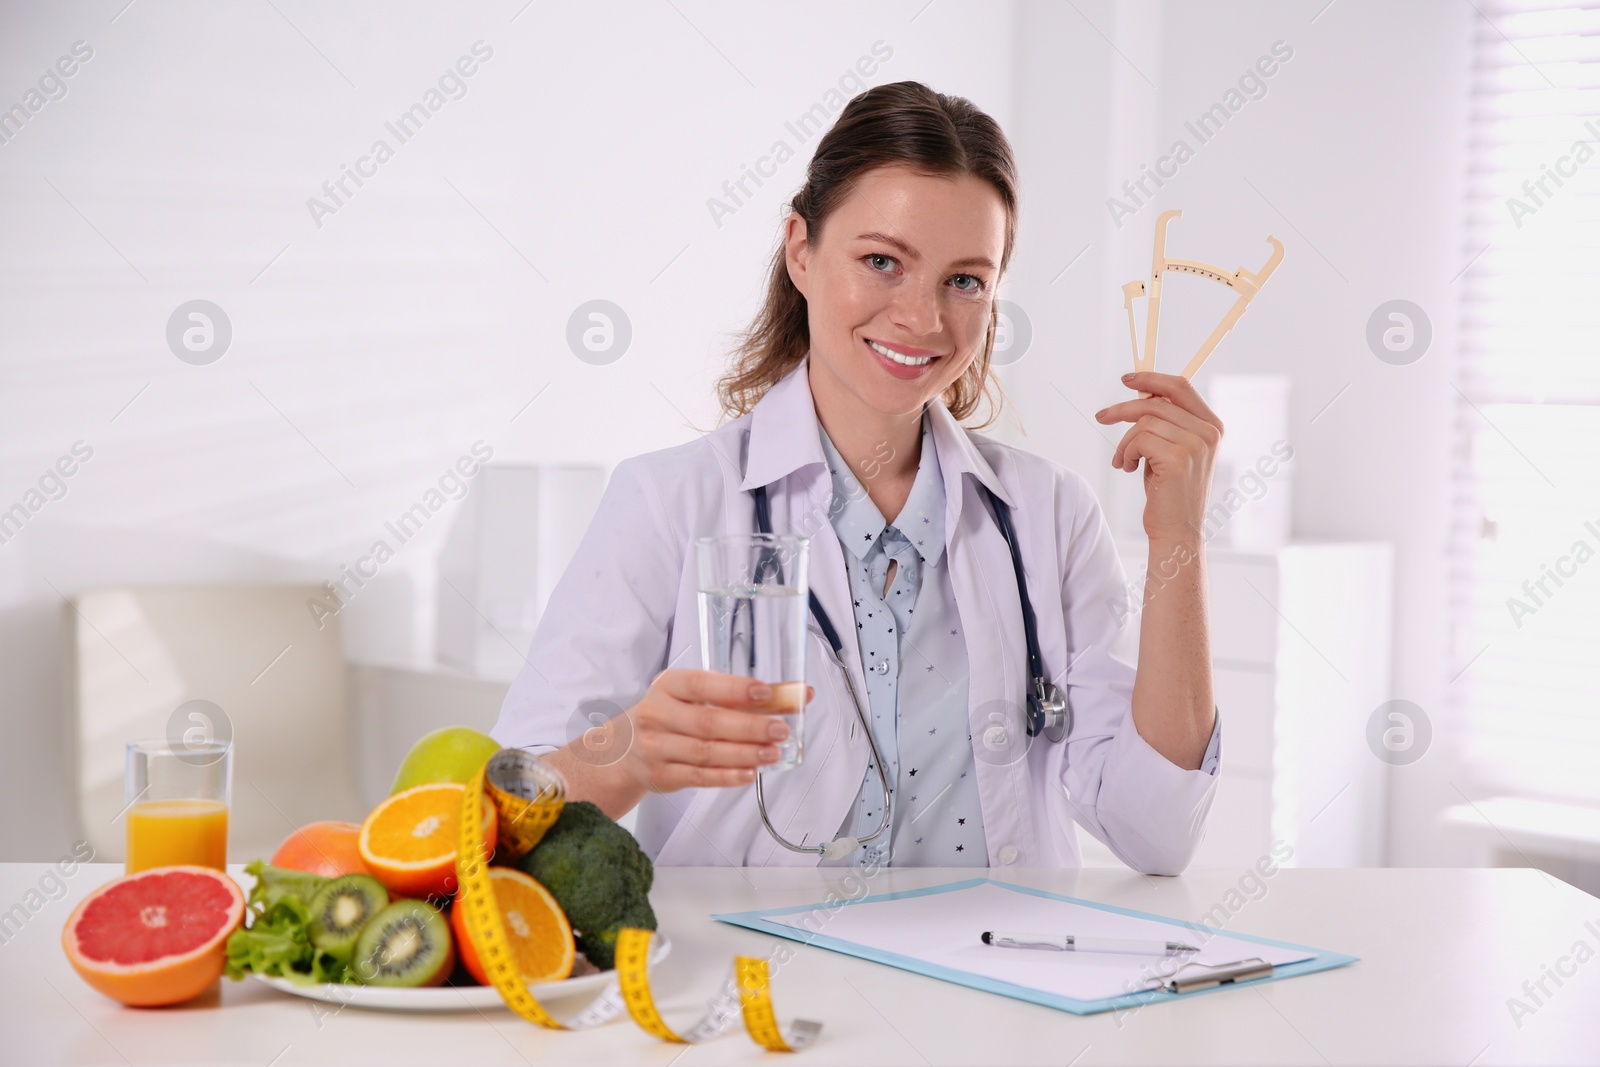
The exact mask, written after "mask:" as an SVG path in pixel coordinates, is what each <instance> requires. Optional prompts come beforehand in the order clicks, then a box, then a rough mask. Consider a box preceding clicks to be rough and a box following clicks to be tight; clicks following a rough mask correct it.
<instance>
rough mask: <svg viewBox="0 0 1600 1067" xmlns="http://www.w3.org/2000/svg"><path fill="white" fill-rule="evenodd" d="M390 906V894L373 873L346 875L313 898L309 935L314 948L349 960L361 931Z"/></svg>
mask: <svg viewBox="0 0 1600 1067" xmlns="http://www.w3.org/2000/svg"><path fill="white" fill-rule="evenodd" d="M388 903H389V891H388V890H387V889H385V888H383V883H382V882H380V881H378V880H377V879H376V878H374V877H372V876H371V875H370V874H346V875H342V876H340V877H338V878H335V879H334V880H333V881H331V882H329V883H328V884H327V885H325V886H323V887H322V888H321V889H319V890H317V893H316V895H315V896H313V897H312V898H311V901H310V904H309V905H308V907H309V908H310V909H311V922H310V923H309V924H308V925H307V928H306V932H307V933H308V934H310V936H311V943H312V944H313V945H316V946H317V947H318V948H320V949H323V950H325V951H327V952H332V953H336V954H339V955H343V956H346V957H347V958H348V955H349V952H350V950H351V949H352V948H353V947H354V946H355V943H356V937H357V936H358V935H360V933H361V928H362V927H364V926H366V925H367V920H369V919H371V918H372V917H373V916H374V915H376V914H377V913H378V912H379V911H381V910H382V909H383V907H384V905H386V904H388Z"/></svg>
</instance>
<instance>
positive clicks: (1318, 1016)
mask: <svg viewBox="0 0 1600 1067" xmlns="http://www.w3.org/2000/svg"><path fill="white" fill-rule="evenodd" d="M46 870H47V868H46V867H45V866H43V865H37V864H5V865H0V907H6V908H8V907H10V905H11V904H12V903H13V902H15V901H20V900H22V899H23V898H24V894H26V893H27V892H28V890H30V889H33V888H35V887H37V886H38V885H39V879H40V876H41V875H42V874H44V872H45V871H46ZM117 872H118V868H117V867H114V866H110V865H93V866H90V867H87V868H84V869H82V870H81V871H79V873H77V874H76V875H75V876H74V877H73V878H72V879H71V880H70V883H69V891H68V893H67V894H66V896H65V897H63V898H62V899H60V900H57V901H52V902H48V903H46V904H45V905H44V906H43V907H42V908H41V909H40V910H39V911H38V913H37V914H35V915H33V916H32V917H31V918H30V919H29V920H28V922H27V923H26V924H25V925H24V926H23V927H22V929H21V931H20V933H17V934H15V936H11V935H10V934H9V933H7V934H6V936H7V937H8V938H9V940H8V941H7V942H6V943H5V944H0V1061H3V1062H5V1063H8V1064H19V1065H21V1064H26V1065H29V1067H33V1065H36V1064H37V1065H44V1064H57V1063H71V1064H80V1063H96V1064H100V1063H109V1064H122V1063H131V1064H146V1063H185V1064H189V1063H207V1064H209V1063H240V1064H251V1065H253V1067H267V1065H268V1064H271V1065H273V1067H292V1065H296V1064H338V1065H340V1067H349V1065H351V1064H364V1063H374V1064H382V1065H384V1067H395V1065H401V1064H413V1063H418V1064H420V1063H453V1064H465V1065H472V1067H476V1065H479V1064H485V1065H486V1064H528V1063H536V1064H544V1063H640V1064H661V1065H666V1064H670V1063H674V1062H681V1063H682V1064H684V1065H685V1067H694V1065H696V1064H713V1063H719V1064H720V1063H740V1064H748V1063H755V1062H757V1061H760V1060H762V1059H763V1057H765V1062H769V1063H777V1062H779V1059H778V1058H774V1057H772V1056H771V1055H770V1054H766V1053H763V1052H762V1051H761V1050H760V1049H759V1048H757V1046H755V1045H754V1044H753V1043H752V1042H751V1041H750V1040H749V1038H747V1037H746V1036H744V1034H743V1032H742V1030H741V1031H738V1032H735V1033H730V1034H728V1035H725V1036H724V1037H722V1038H720V1039H718V1040H717V1041H715V1042H712V1043H711V1044H709V1045H706V1046H701V1047H696V1048H692V1049H689V1050H687V1051H685V1050H684V1049H683V1048H681V1047H673V1046H669V1045H666V1044H663V1043H661V1042H658V1041H656V1040H655V1039H654V1038H651V1037H648V1036H647V1035H645V1034H644V1032H643V1031H641V1030H639V1029H638V1028H637V1027H636V1026H634V1024H633V1023H632V1022H629V1021H626V1020H623V1021H618V1022H615V1023H613V1024H611V1025H609V1026H606V1027H604V1028H603V1029H601V1030H598V1031H594V1032H591V1033H581V1034H572V1033H559V1032H551V1031H546V1030H542V1029H540V1028H538V1027H535V1026H532V1025H529V1024H527V1023H525V1022H523V1021H521V1020H520V1019H518V1018H517V1017H515V1016H513V1015H511V1014H509V1013H507V1012H495V1013H492V1014H488V1015H479V1014H476V1013H473V1012H464V1013H461V1014H451V1015H433V1016H397V1015H392V1014H380V1013H373V1012H363V1011H359V1010H356V1009H353V1008H346V1009H344V1010H343V1011H342V1012H340V1013H339V1014H337V1015H335V1016H333V1017H324V1018H322V1019H321V1021H320V1026H319V1020H318V1014H317V1013H316V1012H313V1011H312V1009H311V1007H310V1006H309V1002H307V1001H303V1000H299V999H297V998H292V997H287V996H284V995H281V994H279V993H276V992H274V991H272V990H270V989H267V988H265V987H263V986H260V985H258V984H256V983H254V982H249V981H247V982H243V983H237V984H236V983H231V982H227V981H226V980H225V981H224V982H223V983H222V986H221V989H220V991H219V992H213V993H209V994H207V995H206V996H205V997H203V998H201V1000H200V1001H199V1002H196V1003H194V1004H192V1005H190V1006H187V1007H184V1008H179V1009H166V1010H155V1011H151V1010H144V1011H138V1010H132V1009H126V1008H122V1007H119V1006H118V1005H116V1004H113V1003H111V1002H110V1001H107V1000H105V999H104V998H102V997H101V996H100V995H99V994H97V993H95V992H94V991H93V990H91V989H89V988H88V987H87V986H86V985H84V984H83V983H82V982H81V981H80V980H79V979H78V977H77V975H76V974H74V973H73V972H72V970H71V968H70V967H69V966H68V964H67V961H66V958H65V957H64V956H63V955H62V953H61V949H60V945H59V938H60V933H61V925H62V923H63V922H64V921H65V920H66V917H67V914H68V912H69V911H70V909H71V907H72V906H73V904H74V903H75V902H76V901H77V900H78V899H79V898H81V897H82V896H83V894H84V893H86V892H87V891H88V890H89V889H90V888H91V887H92V886H94V885H97V884H99V883H101V882H103V881H104V880H106V879H108V878H110V877H112V876H113V875H114V874H116V873H117ZM843 873H844V872H837V873H835V872H830V873H829V874H828V875H825V874H823V873H822V872H819V871H816V870H788V871H780V870H735V869H703V868H689V869H686V868H678V869H670V868H668V869H662V870H660V871H659V872H658V874H657V883H656V889H655V891H654V892H653V894H652V898H653V900H654V901H655V904H656V908H657V911H658V913H659V917H660V920H661V925H662V928H663V929H665V930H667V931H668V932H670V933H671V934H672V937H673V941H674V946H675V947H674V950H673V953H672V955H671V957H669V958H668V959H667V960H666V961H665V962H664V963H663V964H662V965H661V966H660V967H659V968H658V969H657V971H656V973H655V979H654V985H655V989H656V993H657V997H658V1002H659V1003H660V1006H661V1008H662V1010H663V1012H664V1013H665V1014H666V1016H667V1019H668V1021H669V1022H684V1023H686V1022H687V1021H688V1016H690V1015H691V1014H693V1015H696V1016H697V1015H698V1008H699V1007H700V1004H701V1002H702V1000H703V998H704V997H705V996H707V995H709V994H710V993H711V992H712V990H713V988H714V986H715V985H717V984H718V983H719V982H720V981H721V978H722V975H723V973H724V971H725V970H726V968H727V967H728V965H729V962H730V961H731V959H732V957H733V956H734V955H735V954H736V953H741V952H742V953H746V954H750V955H766V954H767V953H768V952H770V950H771V948H772V947H773V944H774V939H772V938H770V937H767V936H765V935H762V934H758V933H755V932H753V931H748V930H743V929H739V928H736V927H731V926H725V925H723V924H720V923H714V922H712V921H710V920H709V919H707V918H706V916H707V914H708V913H709V912H712V911H740V910H746V909H750V908H757V907H764V906H768V905H771V906H783V905H788V904H804V903H809V902H812V901H816V900H821V899H822V898H823V897H824V896H825V895H826V893H827V890H828V888H829V887H830V886H833V885H838V884H840V883H839V879H840V878H841V877H842V876H843ZM971 873H973V872H961V871H948V870H943V871H941V870H900V871H886V872H880V874H879V875H878V877H877V878H875V879H874V880H873V883H872V892H885V891H891V890H899V889H907V888H913V887H917V886H923V885H932V884H938V883H940V882H945V881H950V880H952V879H954V878H958V877H966V876H968V875H970V874H971ZM1240 876H1241V872H1240V871H1237V870H1233V871H1226V870H1196V871H1191V872H1189V873H1187V874H1185V875H1183V876H1182V877H1180V878H1146V877H1144V876H1142V875H1139V874H1137V873H1134V872H1131V871H1115V870H1093V869H1087V870H1077V871H1072V870H1063V871H1043V870H1012V871H1008V872H1006V873H1005V874H1004V875H1000V874H998V873H997V874H996V877H1004V878H1007V879H1010V880H1014V881H1016V882H1019V883H1023V884H1028V885H1034V886H1039V887H1043V888H1048V889H1051V890H1053V891H1056V892H1062V893H1069V894H1072V895H1074V896H1080V897H1085V898H1088V899H1091V900H1098V901H1105V902H1108V903H1115V904H1119V905H1123V906H1126V907H1130V908H1138V909H1141V910H1147V911H1153V912H1158V913H1161V914H1167V915H1174V916H1179V917H1186V918H1198V917H1199V916H1200V915H1202V914H1204V913H1205V912H1207V911H1208V910H1210V909H1211V908H1212V907H1213V905H1215V904H1216V903H1218V902H1219V901H1223V900H1224V899H1225V897H1226V896H1227V894H1229V893H1230V891H1237V889H1238V888H1239V886H1240ZM1246 888H1248V883H1247V885H1246ZM1257 893H1258V899H1254V900H1247V901H1246V902H1245V903H1244V904H1243V906H1242V907H1241V908H1239V909H1238V911H1237V912H1236V913H1235V914H1234V916H1233V917H1232V918H1231V919H1230V920H1229V921H1228V922H1227V923H1226V925H1225V928H1226V929H1229V930H1237V931H1240V932H1244V933H1251V934H1257V935H1261V936H1265V937H1274V938H1281V939H1284V940H1290V941H1296V942H1300V943H1304V944H1308V945H1314V946H1317V947H1319V948H1327V949H1334V950H1338V951H1344V952H1348V953H1351V954H1353V955H1356V956H1360V957H1361V961H1360V962H1359V963H1355V964H1352V965H1350V966H1348V967H1342V968H1339V969H1336V970H1332V971H1327V972H1323V973H1320V974H1313V975H1307V976H1305V977H1301V978H1292V979H1286V980H1283V981H1279V982H1273V983H1270V984H1268V985H1264V986H1259V987H1255V988H1245V989H1235V990H1229V991H1227V992H1221V993H1215V994H1208V995H1205V996H1200V997H1196V998H1195V999H1194V1000H1192V1001H1180V1002H1174V1003H1165V1004H1154V1005H1149V1006H1146V1007H1144V1008H1142V1009H1140V1010H1139V1011H1138V1012H1137V1013H1136V1014H1132V1015H1129V1016H1124V1017H1123V1018H1122V1019H1121V1020H1120V1021H1119V1019H1118V1017H1117V1016H1116V1015H1115V1014H1114V1013H1109V1012H1108V1013H1104V1014H1100V1015H1093V1016H1085V1017H1078V1016H1074V1015H1069V1014H1065V1013H1062V1012H1057V1011H1053V1010H1051V1009H1048V1008H1042V1007H1038V1006H1036V1005H1031V1004H1024V1003H1021V1002H1018V1001H1014V1000H1008V999H1006V998H1003V997H999V996H995V995H992V994H987V993H980V992H977V991H974V990H970V989H964V988H961V987H959V986H955V985H950V984H947V983H943V982H938V981H935V980H933V979H930V978H924V977H921V976H919V975H913V974H908V973H905V972H901V971H897V970H893V969H891V968H888V967H883V966H880V965H877V964H872V963H868V962H866V961H864V960H857V959H853V958H851V957H848V956H842V955H839V954H836V953H832V952H828V951H825V950H823V949H819V948H809V947H803V946H799V945H795V948H796V955H795V957H794V958H793V959H792V960H790V961H789V962H788V963H787V964H785V965H783V966H782V967H780V968H778V969H777V972H776V974H775V976H774V979H773V989H774V996H775V999H776V1003H777V1006H778V1012H779V1014H780V1016H782V1017H785V1018H787V1017H791V1016H794V1015H801V1016H804V1017H806V1018H812V1019H820V1020H822V1021H823V1023H824V1024H825V1025H824V1029H823V1033H822V1037H821V1039H820V1041H819V1043H818V1044H817V1045H816V1046H815V1047H813V1048H812V1049H811V1050H809V1051H807V1052H803V1053H801V1054H799V1056H798V1057H796V1058H795V1059H794V1061H793V1062H794V1063H795V1064H797V1065H803V1064H831V1063H850V1064H873V1065H888V1064H946V1063H949V1064H972V1063H1005V1064H1035V1063H1037V1064H1056V1065H1058V1067H1059V1065H1060V1064H1066V1063H1071V1064H1074V1065H1076V1067H1087V1065H1089V1064H1095V1063H1219V1064H1220V1063H1227V1064H1234V1063H1246V1062H1249V1063H1271V1064H1298V1063H1304V1064H1318V1065H1321V1064H1328V1063H1333V1064H1344V1063H1381V1064H1398V1063H1427V1064H1437V1063H1449V1064H1458V1065H1465V1064H1468V1063H1471V1064H1473V1065H1474V1067H1485V1065H1489V1064H1501V1063H1541V1064H1544V1063H1586V1064H1593V1063H1595V1062H1596V1061H1600V1022H1597V1021H1596V1020H1597V1017H1596V1014H1595V1005H1596V1004H1600V957H1597V958H1594V959H1590V960H1588V961H1587V962H1586V963H1584V964H1581V965H1578V966H1577V968H1576V973H1575V974H1574V975H1573V976H1571V977H1566V978H1564V979H1563V981H1564V983H1565V984H1564V985H1563V986H1562V987H1560V988H1557V987H1556V986H1555V984H1554V983H1553V982H1547V988H1548V989H1549V990H1550V991H1551V993H1552V994H1553V995H1552V996H1551V997H1550V998H1549V999H1547V1000H1546V1001H1545V1003H1544V1005H1543V1006H1542V1007H1539V1008H1538V1009H1537V1011H1536V1013H1534V1014H1532V1015H1528V1016H1525V1017H1523V1018H1522V1020H1521V1026H1520V1028H1519V1027H1518V1025H1517V1023H1516V1022H1515V1021H1514V1020H1513V1019H1512V1017H1511V1015H1510V1013H1509V1011H1508V1009H1507V1003H1506V1002H1507V998H1508V997H1512V996H1521V995H1523V994H1522V983H1523V981H1524V980H1526V979H1532V980H1534V981H1537V980H1538V979H1539V978H1540V976H1541V974H1542V973H1543V969H1544V968H1545V967H1546V966H1552V965H1554V964H1556V962H1557V961H1558V959H1560V958H1561V957H1562V956H1563V955H1565V954H1567V953H1570V952H1571V951H1572V949H1573V946H1574V945H1575V943H1577V942H1579V941H1585V942H1587V943H1588V945H1589V947H1590V949H1591V950H1594V949H1600V900H1597V899H1596V898H1594V897H1591V896H1588V895H1587V894H1584V893H1581V892H1579V891H1578V890H1576V889H1573V888H1572V887H1571V886H1568V885H1566V884H1565V883H1563V882H1559V881H1556V880H1554V879H1550V878H1547V877H1546V876H1545V875H1543V874H1541V873H1539V872H1537V871H1532V870H1525V869H1521V870H1510V869H1485V870H1424V869H1396V870H1338V869H1328V870H1311V869H1300V870H1294V869H1283V870H1280V871H1278V872H1277V873H1276V874H1275V875H1274V876H1273V877H1272V878H1271V879H1270V880H1268V881H1266V883H1265V892H1264V893H1262V892H1260V891H1259V890H1258V891H1257ZM1586 923H1592V924H1593V925H1592V926H1589V927H1586V926H1585V924H1586ZM1451 937H1453V938H1454V940H1453V941H1448V942H1447V938H1451ZM1440 946H1443V947H1440ZM1566 968H1567V969H1568V970H1569V971H1570V970H1571V969H1572V963H1571V961H1570V960H1569V962H1568V963H1567V964H1566ZM321 1007H322V1006H319V1010H320V1008H321ZM680 1054H682V1059H681V1061H680V1060H679V1059H678V1057H679V1056H680ZM785 1062H787V1061H785Z"/></svg>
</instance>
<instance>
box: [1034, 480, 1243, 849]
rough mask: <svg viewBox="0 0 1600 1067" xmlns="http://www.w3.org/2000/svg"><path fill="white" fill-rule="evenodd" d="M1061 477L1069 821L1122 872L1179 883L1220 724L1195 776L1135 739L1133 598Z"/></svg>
mask: <svg viewBox="0 0 1600 1067" xmlns="http://www.w3.org/2000/svg"><path fill="white" fill-rule="evenodd" d="M1066 474H1067V477H1068V479H1069V484H1068V485H1067V486H1066V487H1065V489H1066V495H1067V497H1068V499H1071V498H1073V497H1075V498H1076V504H1075V507H1073V509H1072V513H1071V522H1070V525H1069V526H1068V533H1067V536H1068V538H1069V540H1068V542H1067V545H1066V550H1065V564H1064V567H1063V570H1062V588H1061V597H1062V605H1063V609H1064V611H1065V616H1066V623H1067V645H1068V651H1069V654H1068V663H1069V664H1070V666H1069V668H1068V670H1067V676H1066V680H1067V696H1068V699H1069V701H1070V702H1071V706H1072V710H1073V725H1072V731H1071V733H1070V735H1069V736H1068V738H1067V752H1066V769H1065V781H1064V783H1063V784H1064V786H1065V791H1066V794H1067V798H1068V800H1069V802H1070V804H1071V810H1072V815H1073V817H1074V818H1075V819H1076V820H1077V821H1078V822H1079V824H1081V825H1082V826H1083V827H1084V829H1086V830H1088V831H1089V833H1091V834H1093V835H1094V836H1095V837H1096V838H1098V839H1099V840H1101V841H1103V842H1104V843H1105V844H1106V846H1107V847H1109V848H1110V849H1111V851H1112V852H1114V853H1116V855H1117V856H1118V857H1119V858H1121V860H1122V861H1123V862H1124V863H1126V864H1127V865H1128V866H1130V867H1132V868H1134V869H1135V870H1139V871H1142V872H1144V873H1146V874H1179V873H1181V872H1182V871H1183V869H1184V868H1185V867H1187V866H1188V865H1189V861H1190V860H1191V859H1192V858H1193V856H1194V852H1195V849H1196V848H1197V847H1198V846H1199V844H1200V840H1201V838H1202V836H1203V835H1204V830H1205V819H1206V814H1207V813H1208V812H1209V811H1210V808H1211V801H1212V798H1213V796H1214V795H1215V792H1216V782H1217V778H1216V769H1217V765H1218V763H1219V762H1220V760H1219V757H1220V751H1221V747H1220V742H1221V721H1220V717H1219V719H1218V722H1217V723H1216V724H1215V725H1214V726H1213V728H1212V735H1211V741H1210V744H1209V745H1208V747H1207V752H1206V758H1205V761H1204V763H1203V764H1202V767H1201V769H1200V770H1186V769H1184V768H1182V767H1179V766H1177V765H1176V764H1174V763H1172V762H1171V761H1170V760H1168V759H1167V758H1166V757H1165V756H1163V755H1162V754H1161V753H1159V752H1157V751H1156V750H1155V749H1154V748H1152V747H1151V746H1150V744H1149V743H1148V742H1147V741H1145V739H1144V738H1143V737H1142V736H1141V735H1140V734H1139V731H1138V729H1137V727H1136V726H1135V725H1134V721H1133V683H1134V676H1135V673H1136V659H1137V651H1136V649H1137V644H1138V629H1137V627H1138V626H1139V614H1138V611H1137V608H1138V603H1137V601H1138V597H1137V595H1136V593H1134V592H1131V591H1130V590H1129V588H1128V585H1127V579H1126V574H1125V572H1124V570H1123V566H1122V561H1121V559H1120V557H1119V556H1118V554H1117V550H1116V546H1115V544H1114V543H1113V541H1112V538H1111V530H1110V527H1109V526H1108V525H1107V523H1106V520H1105V516H1104V513H1103V512H1102V510H1101V508H1100V505H1099V502H1098V501H1097V500H1096V499H1095V497H1094V493H1093V491H1092V490H1091V489H1090V488H1089V485H1088V483H1087V482H1085V481H1084V480H1083V478H1082V477H1081V476H1079V475H1077V474H1075V473H1073V472H1071V471H1068V472H1066Z"/></svg>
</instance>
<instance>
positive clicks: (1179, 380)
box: [1095, 371, 1222, 542]
mask: <svg viewBox="0 0 1600 1067" xmlns="http://www.w3.org/2000/svg"><path fill="white" fill-rule="evenodd" d="M1122 383H1123V384H1124V385H1126V386H1127V387H1128V388H1130V389H1136V390H1139V391H1141V392H1146V393H1150V394H1151V396H1149V397H1147V398H1142V399H1138V400H1124V401H1123V402H1122V403H1120V404H1112V405H1111V406H1110V407H1108V408H1105V409H1103V410H1101V411H1097V412H1095V419H1096V421H1098V422H1101V423H1112V422H1131V423H1133V425H1132V426H1131V427H1130V428H1129V429H1128V432H1127V433H1125V434H1124V435H1123V437H1122V440H1121V442H1120V443H1118V445H1117V449H1116V452H1115V453H1113V454H1112V457H1111V465H1112V466H1113V467H1115V468H1117V469H1118V470H1123V471H1136V470H1138V469H1139V460H1140V458H1141V457H1142V458H1143V459H1144V493H1145V505H1144V532H1145V535H1146V536H1148V537H1149V538H1150V540H1151V541H1152V542H1155V541H1165V542H1172V541H1186V542H1196V541H1198V540H1200V539H1201V537H1202V528H1203V527H1204V525H1205V509H1206V494H1207V492H1208V491H1209V490H1210V487H1211V471H1212V467H1213V466H1214V465H1215V463H1216V458H1217V443H1218V442H1219V441H1221V440H1222V420H1221V419H1219V418H1217V416H1216V413H1215V412H1213V411H1212V410H1211V409H1210V408H1209V407H1207V406H1206V402H1205V401H1204V400H1202V399H1200V394H1199V392H1197V391H1196V390H1195V387H1194V385H1193V384H1192V383H1191V382H1190V381H1189V380H1188V379H1187V378H1185V377H1183V376H1182V375H1179V374H1158V373H1157V372H1155V371H1136V372H1134V373H1132V374H1125V375H1123V377H1122Z"/></svg>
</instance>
